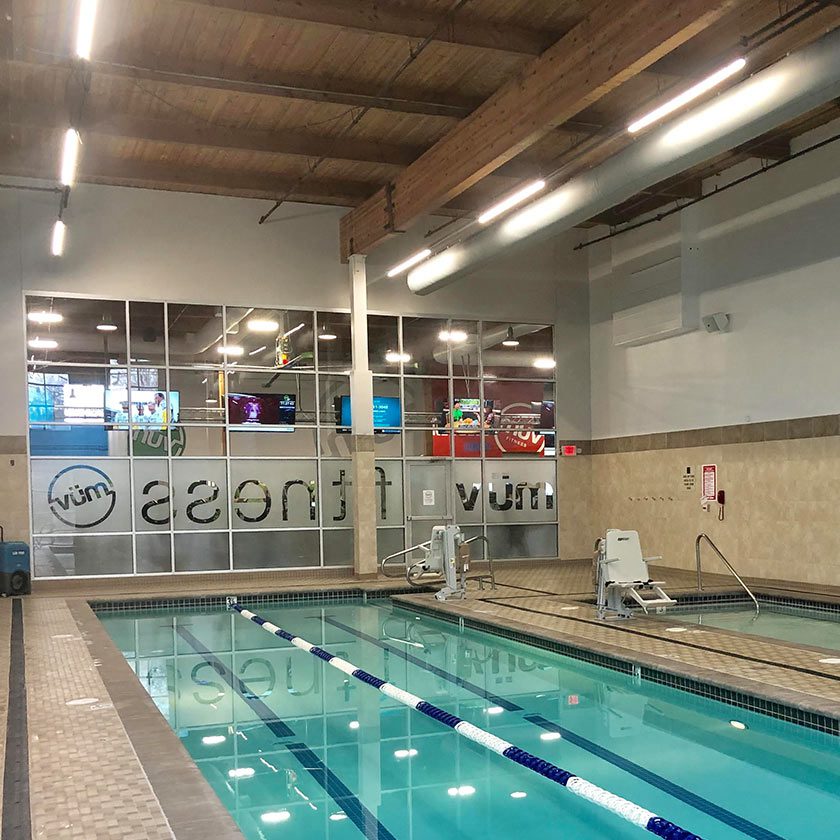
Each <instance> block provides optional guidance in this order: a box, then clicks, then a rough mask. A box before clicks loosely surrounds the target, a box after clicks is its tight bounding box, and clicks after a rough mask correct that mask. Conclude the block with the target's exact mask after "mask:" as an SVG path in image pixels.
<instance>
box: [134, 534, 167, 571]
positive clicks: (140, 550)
mask: <svg viewBox="0 0 840 840" xmlns="http://www.w3.org/2000/svg"><path fill="white" fill-rule="evenodd" d="M134 547H135V551H136V553H137V573H138V574H143V573H146V574H150V573H152V572H171V571H172V552H171V548H172V546H171V545H170V542H169V534H138V535H137V536H136V537H135V541H134Z"/></svg>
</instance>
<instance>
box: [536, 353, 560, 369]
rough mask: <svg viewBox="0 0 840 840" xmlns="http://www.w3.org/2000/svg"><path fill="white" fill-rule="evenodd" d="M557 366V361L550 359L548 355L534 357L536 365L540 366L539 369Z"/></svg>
mask: <svg viewBox="0 0 840 840" xmlns="http://www.w3.org/2000/svg"><path fill="white" fill-rule="evenodd" d="M556 366H557V362H555V361H554V359H549V358H548V356H539V357H538V358H536V359H534V367H535V368H539V370H551V369H552V368H554V367H556Z"/></svg>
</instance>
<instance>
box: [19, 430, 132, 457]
mask: <svg viewBox="0 0 840 840" xmlns="http://www.w3.org/2000/svg"><path fill="white" fill-rule="evenodd" d="M29 454H30V455H31V456H32V457H37V456H39V455H41V456H52V457H55V456H60V455H66V456H68V457H69V456H71V455H72V456H75V457H87V458H97V457H102V458H104V457H123V456H126V455H128V430H127V429H115V428H114V427H113V426H91V425H84V426H76V425H71V424H69V423H61V424H58V425H53V426H30V427H29Z"/></svg>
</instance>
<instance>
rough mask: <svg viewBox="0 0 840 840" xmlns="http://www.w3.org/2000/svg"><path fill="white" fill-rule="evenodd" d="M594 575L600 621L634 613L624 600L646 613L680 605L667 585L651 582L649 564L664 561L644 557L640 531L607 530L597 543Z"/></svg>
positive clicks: (625, 616)
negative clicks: (667, 588) (665, 589)
mask: <svg viewBox="0 0 840 840" xmlns="http://www.w3.org/2000/svg"><path fill="white" fill-rule="evenodd" d="M595 549H596V550H595V573H596V584H597V599H596V600H597V607H598V617H599V618H606V617H607V612H611V613H613V614H615V615H617V616H620V617H622V618H630V617H631V616H632V615H633V613H632V611H631V610H630V609H629V608H628V607H627V606H626V605H625V600H626V599H628V598H629V599H630V600H631V601H635V602H636V603H637V604H638V605H639V606H640V607H641V608H642V609H643V610H644V612H645V613H647V612H648V610H649V609H651V608H662V607H670V606H673V605H674V604H676V603H677V602H676V601H675V600H674V599H673V598H671V597H670V595H668V594H667V593H666V592H665V591H664V590H663V589H662V586H663V583H664V581H661V580H651V579H650V572H649V571H648V562H649V561H651V560H661V559H662V558H661V557H648V558H645V557H642V547H641V544H640V543H639V532H638V531H620V530H618V529H617V528H610V529H608V530H607V534H606V536H605V537H601V538H599V539H598V541H597V542H596V543H595Z"/></svg>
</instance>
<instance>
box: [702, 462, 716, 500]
mask: <svg viewBox="0 0 840 840" xmlns="http://www.w3.org/2000/svg"><path fill="white" fill-rule="evenodd" d="M702 471H703V472H702V476H703V484H702V487H703V500H704V501H706V500H708V501H710V502H713V501H715V499H717V464H703V467H702Z"/></svg>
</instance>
